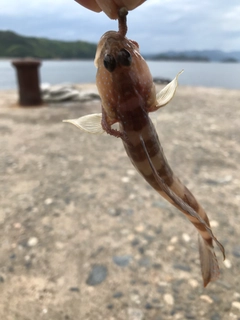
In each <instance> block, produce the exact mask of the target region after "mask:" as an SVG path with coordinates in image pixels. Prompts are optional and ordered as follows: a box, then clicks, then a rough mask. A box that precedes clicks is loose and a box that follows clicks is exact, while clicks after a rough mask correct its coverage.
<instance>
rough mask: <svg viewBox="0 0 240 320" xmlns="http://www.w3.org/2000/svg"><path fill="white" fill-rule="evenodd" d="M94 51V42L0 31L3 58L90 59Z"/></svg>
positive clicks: (1, 55)
mask: <svg viewBox="0 0 240 320" xmlns="http://www.w3.org/2000/svg"><path fill="white" fill-rule="evenodd" d="M95 52H96V44H94V43H88V42H84V41H72V42H67V41H58V40H49V39H45V38H34V37H24V36H20V35H18V34H16V33H14V32H12V31H0V57H3V58H25V57H33V58H40V59H90V58H94V56H95Z"/></svg>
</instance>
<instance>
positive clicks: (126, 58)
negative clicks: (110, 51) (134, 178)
mask: <svg viewBox="0 0 240 320" xmlns="http://www.w3.org/2000/svg"><path fill="white" fill-rule="evenodd" d="M117 60H118V63H119V64H121V65H123V66H126V67H129V66H130V65H131V62H132V56H131V54H130V53H129V52H128V51H127V50H126V49H121V50H120V51H119V52H118V57H117Z"/></svg>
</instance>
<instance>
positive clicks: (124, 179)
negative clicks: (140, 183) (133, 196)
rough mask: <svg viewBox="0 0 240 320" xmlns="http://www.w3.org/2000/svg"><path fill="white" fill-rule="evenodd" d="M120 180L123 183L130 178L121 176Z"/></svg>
mask: <svg viewBox="0 0 240 320" xmlns="http://www.w3.org/2000/svg"><path fill="white" fill-rule="evenodd" d="M121 181H122V182H123V183H128V182H129V181H130V178H129V177H122V178H121Z"/></svg>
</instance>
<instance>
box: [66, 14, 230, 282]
mask: <svg viewBox="0 0 240 320" xmlns="http://www.w3.org/2000/svg"><path fill="white" fill-rule="evenodd" d="M126 14H127V13H126V11H124V10H122V12H120V13H119V19H118V21H119V30H118V31H108V32H106V33H105V34H104V35H103V36H102V37H101V39H100V41H99V44H98V47H97V51H96V56H95V60H94V63H95V66H96V67H97V74H96V85H97V88H98V92H99V95H100V98H101V105H102V110H101V113H96V114H90V115H86V116H83V117H80V118H78V119H70V120H64V121H65V122H69V123H72V124H74V125H75V126H77V127H78V128H80V129H81V130H83V131H85V132H88V133H93V134H101V133H104V132H106V133H107V134H109V135H111V136H113V137H116V138H120V139H122V142H123V145H124V148H125V150H126V153H127V155H128V157H129V159H130V161H131V162H132V164H133V166H134V167H135V168H136V170H137V171H138V172H139V173H140V174H141V176H142V177H143V178H144V179H145V180H146V181H147V182H148V183H149V185H151V186H152V188H153V189H155V190H156V191H157V192H158V193H159V194H160V195H161V196H162V197H163V198H165V199H166V200H167V201H169V202H170V203H171V204H172V205H173V206H174V207H176V208H177V209H178V210H180V211H181V212H182V213H183V214H184V215H185V216H186V218H187V219H188V220H189V221H190V222H191V223H192V224H193V225H194V227H195V228H196V229H197V231H198V242H199V253H200V265H201V273H202V278H203V286H204V287H206V286H207V285H208V283H209V282H212V281H216V280H217V279H218V278H219V275H220V268H219V264H218V260H217V257H216V254H215V251H214V243H215V244H216V245H217V246H218V247H219V249H220V250H221V252H222V254H223V259H225V250H224V247H223V245H222V244H221V243H220V242H219V241H218V240H217V238H216V237H215V235H214V234H213V232H212V229H211V226H210V222H209V219H208V216H207V213H206V212H205V210H204V209H203V207H202V206H201V205H200V203H199V202H198V201H197V200H196V198H195V197H194V196H193V194H192V193H191V192H190V190H189V189H188V188H187V187H186V186H185V185H184V184H183V183H182V182H181V181H180V179H179V178H178V177H177V176H176V175H175V174H174V172H173V170H172V169H171V167H170V165H169V164H168V161H167V159H166V157H165V155H164V152H163V148H162V146H161V143H160V141H159V137H158V134H157V132H156V129H155V126H154V124H153V122H152V121H151V118H150V116H149V114H150V113H151V112H155V111H157V110H158V109H160V108H162V107H164V106H165V105H167V104H168V103H169V102H170V101H171V100H172V98H173V97H174V94H175V92H176V89H177V86H178V77H179V75H180V74H181V73H182V71H181V72H179V73H178V74H177V76H176V77H175V78H174V79H173V80H172V81H171V82H170V83H169V84H168V85H167V86H165V87H164V88H163V89H162V90H161V91H160V92H159V93H156V89H155V85H154V83H153V78H152V75H151V73H150V70H149V67H148V65H147V63H146V61H145V60H144V58H143V57H142V56H141V54H140V49H139V45H138V43H137V42H136V41H133V40H130V39H128V38H127V37H126V33H127V25H126ZM114 124H118V129H115V128H113V125H114Z"/></svg>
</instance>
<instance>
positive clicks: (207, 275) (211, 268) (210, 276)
mask: <svg viewBox="0 0 240 320" xmlns="http://www.w3.org/2000/svg"><path fill="white" fill-rule="evenodd" d="M198 243H199V253H200V262H201V270H202V277H203V285H204V287H206V286H207V284H208V283H209V282H210V281H216V280H217V279H218V277H219V274H220V271H219V266H218V261H217V257H216V255H215V253H214V249H213V248H211V247H210V246H209V245H208V244H207V243H206V241H205V240H204V239H203V238H202V237H201V236H200V235H199V236H198Z"/></svg>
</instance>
